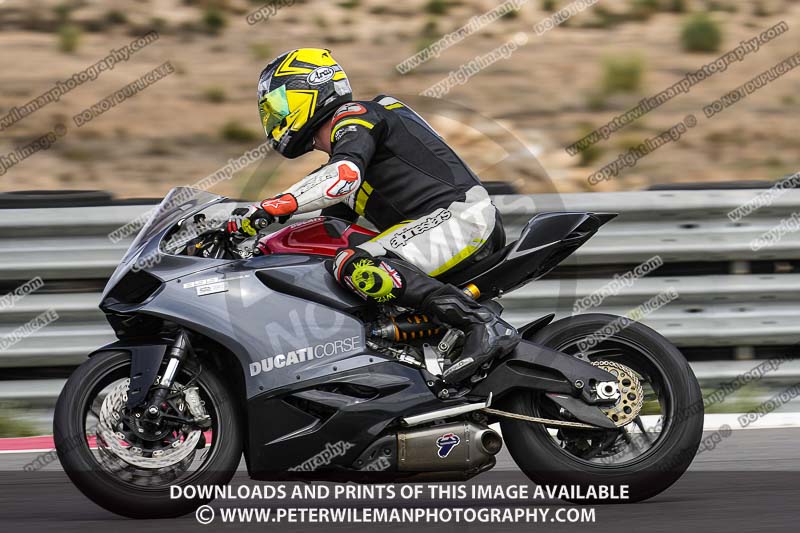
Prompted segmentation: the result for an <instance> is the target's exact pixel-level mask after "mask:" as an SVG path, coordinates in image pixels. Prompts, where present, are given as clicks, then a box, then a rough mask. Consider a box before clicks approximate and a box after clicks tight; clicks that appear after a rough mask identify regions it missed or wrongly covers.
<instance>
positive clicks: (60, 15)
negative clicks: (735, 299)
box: [53, 3, 72, 24]
mask: <svg viewBox="0 0 800 533" xmlns="http://www.w3.org/2000/svg"><path fill="white" fill-rule="evenodd" d="M53 11H54V12H55V14H56V19H57V20H58V22H59V23H61V24H63V23H65V22H67V21H68V20H69V17H70V15H72V6H71V5H70V4H66V3H64V4H58V5H57V6H55V7H54V8H53Z"/></svg>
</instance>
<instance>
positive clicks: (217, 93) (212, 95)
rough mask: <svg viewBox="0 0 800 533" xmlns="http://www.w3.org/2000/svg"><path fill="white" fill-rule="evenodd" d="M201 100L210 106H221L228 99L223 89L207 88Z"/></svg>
mask: <svg viewBox="0 0 800 533" xmlns="http://www.w3.org/2000/svg"><path fill="white" fill-rule="evenodd" d="M203 98H205V99H206V100H208V101H209V102H211V103H212V104H221V103H222V102H224V101H225V100H227V99H228V98H227V96H226V95H225V89H223V88H222V87H208V88H207V89H206V90H204V91H203Z"/></svg>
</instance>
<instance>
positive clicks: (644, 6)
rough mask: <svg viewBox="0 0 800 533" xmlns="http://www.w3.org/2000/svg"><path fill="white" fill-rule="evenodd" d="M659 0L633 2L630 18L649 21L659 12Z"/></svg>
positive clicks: (637, 0)
mask: <svg viewBox="0 0 800 533" xmlns="http://www.w3.org/2000/svg"><path fill="white" fill-rule="evenodd" d="M658 8H659V5H658V0H633V1H632V2H631V9H630V17H631V18H632V19H634V20H647V19H648V18H650V16H651V15H652V14H654V13H655V12H656V11H658Z"/></svg>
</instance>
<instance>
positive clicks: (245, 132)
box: [221, 120, 259, 143]
mask: <svg viewBox="0 0 800 533" xmlns="http://www.w3.org/2000/svg"><path fill="white" fill-rule="evenodd" d="M221 136H222V138H223V139H225V140H226V141H230V142H235V143H249V142H253V141H255V140H257V139H258V138H259V135H258V133H256V132H255V131H253V130H252V129H250V128H248V127H246V126H242V125H241V124H240V123H238V122H237V121H235V120H232V121H230V122H228V123H226V124H225V125H224V126H223V127H222V132H221Z"/></svg>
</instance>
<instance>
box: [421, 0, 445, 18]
mask: <svg viewBox="0 0 800 533" xmlns="http://www.w3.org/2000/svg"><path fill="white" fill-rule="evenodd" d="M447 8H448V5H447V2H446V1H445V0H428V3H427V4H425V12H426V13H430V14H431V15H444V14H446V13H447Z"/></svg>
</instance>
